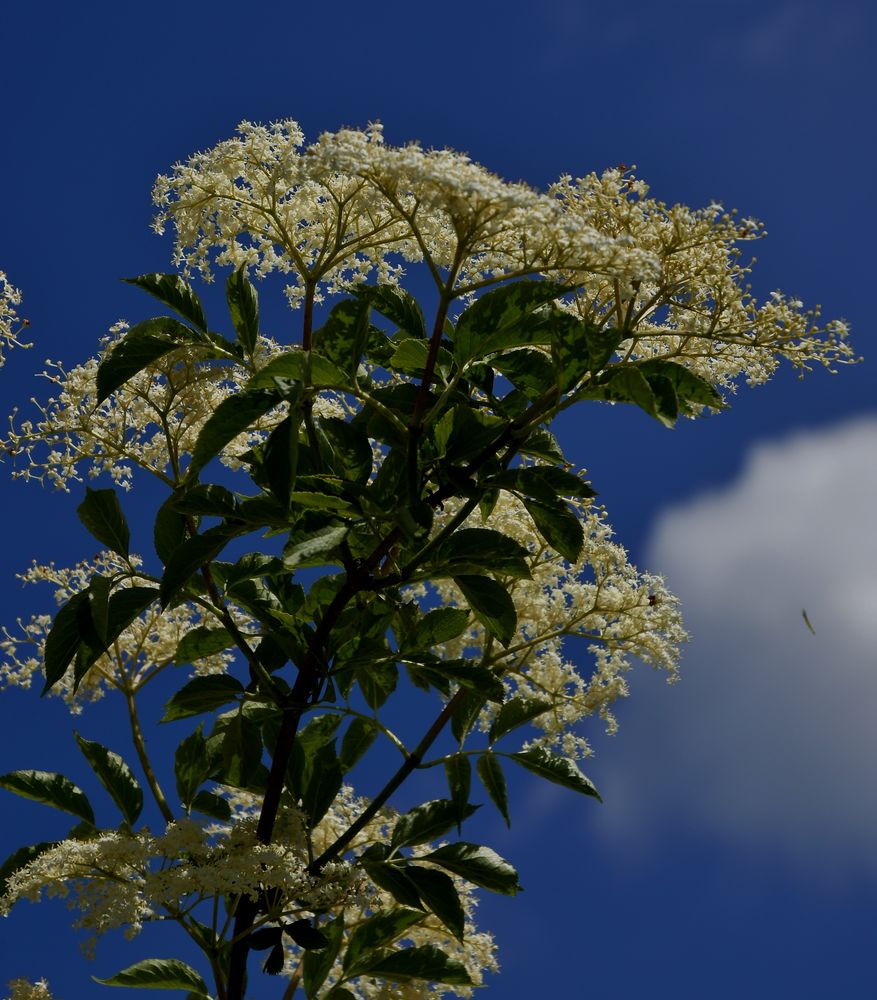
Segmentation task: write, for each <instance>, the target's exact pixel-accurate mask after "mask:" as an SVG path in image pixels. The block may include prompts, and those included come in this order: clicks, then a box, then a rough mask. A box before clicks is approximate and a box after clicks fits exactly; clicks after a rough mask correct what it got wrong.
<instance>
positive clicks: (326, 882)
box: [0, 817, 361, 948]
mask: <svg viewBox="0 0 877 1000" xmlns="http://www.w3.org/2000/svg"><path fill="white" fill-rule="evenodd" d="M296 830H300V822H296V819H295V817H293V820H292V822H287V821H284V819H283V818H282V819H281V823H280V826H279V829H278V838H277V840H276V841H275V842H274V843H272V844H270V845H266V844H262V843H261V842H260V841H259V840H258V838H257V837H256V820H255V818H254V817H248V818H246V819H244V820H241V821H240V822H237V823H234V824H232V825H228V824H214V825H213V826H211V827H210V828H205V827H203V826H202V825H200V824H198V823H196V822H195V821H193V820H180V821H178V822H176V823H171V824H169V825H168V827H167V829H166V831H165V832H164V833H163V834H161V835H153V834H150V833H149V831H148V830H141V831H140V832H138V833H116V832H113V831H101V832H99V833H97V835H96V836H93V837H90V838H88V839H80V840H64V841H62V842H61V843H59V844H57V845H55V846H54V847H50V848H49V849H48V850H46V851H44V852H43V853H42V854H40V855H38V856H37V857H36V858H34V859H33V860H31V861H30V862H28V864H26V865H25V866H24V867H23V868H21V869H19V870H18V871H17V872H15V873H14V874H13V875H12V876H11V877H10V878H9V880H8V883H7V889H6V894H5V895H4V896H2V897H0V913H3V914H6V913H8V912H9V910H10V908H11V907H12V906H13V905H14V904H15V903H16V902H18V901H19V900H22V899H29V900H31V901H37V900H39V899H40V898H41V897H42V896H47V897H61V898H65V899H69V900H70V902H71V906H72V907H73V908H75V909H77V910H78V912H79V917H78V920H77V923H76V926H77V927H80V928H83V929H86V930H88V931H90V932H91V935H92V937H91V938H90V940H89V945H88V947H89V948H92V947H93V944H94V941H95V939H96V938H98V937H100V936H101V935H103V934H105V933H106V932H107V931H109V930H112V929H115V928H124V930H125V933H126V936H128V937H134V936H136V935H137V934H138V933H139V932H140V931H141V930H142V928H143V925H144V924H145V923H147V922H149V921H152V920H157V919H165V918H166V917H168V916H171V917H178V916H180V915H181V914H184V913H187V912H189V911H190V910H191V909H192V908H193V907H195V906H197V905H198V904H199V903H200V902H201V901H203V900H209V899H214V898H221V897H222V896H223V895H226V894H231V895H235V896H238V895H244V896H249V897H251V898H256V897H257V896H259V894H260V893H261V892H262V891H263V890H264V889H266V888H274V889H278V890H280V892H281V893H282V896H283V898H284V899H285V900H288V901H289V906H288V907H285V908H283V909H282V912H278V913H277V914H274V918H275V919H280V918H281V917H288V916H298V915H299V914H301V913H302V912H312V911H314V910H322V909H324V908H326V907H332V906H337V905H339V904H340V903H342V902H343V901H344V900H345V899H347V898H348V897H349V896H351V895H352V894H354V893H355V892H357V891H358V886H359V883H360V881H361V875H360V873H359V872H358V871H357V870H356V869H355V868H354V867H353V866H351V865H349V864H347V863H346V862H343V861H338V862H332V863H330V864H328V865H326V866H325V868H324V869H323V871H322V872H321V873H320V875H319V876H313V875H310V874H308V872H307V870H306V869H307V865H308V857H307V854H306V852H305V850H304V848H303V844H302V838H301V836H300V835H299V836H295V834H296Z"/></svg>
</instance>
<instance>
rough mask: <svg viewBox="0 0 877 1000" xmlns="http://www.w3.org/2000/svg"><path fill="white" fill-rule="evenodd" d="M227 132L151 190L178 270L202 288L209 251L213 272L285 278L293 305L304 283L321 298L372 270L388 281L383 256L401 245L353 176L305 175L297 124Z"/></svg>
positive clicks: (393, 224)
mask: <svg viewBox="0 0 877 1000" xmlns="http://www.w3.org/2000/svg"><path fill="white" fill-rule="evenodd" d="M237 132H238V135H237V137H236V138H234V139H229V140H227V141H225V142H221V143H219V144H218V145H217V146H215V147H214V148H213V149H210V150H208V151H206V152H202V153H196V154H195V155H194V156H191V157H190V158H189V159H188V161H187V162H186V163H177V164H176V165H175V166H174V168H173V170H172V172H171V173H170V174H169V175H163V176H160V177H159V178H158V179H157V181H156V183H155V188H154V190H153V200H154V202H155V204H156V205H157V206H159V209H160V212H159V214H158V216H157V218H156V221H155V228H156V229H157V231H158V232H163V231H164V228H165V226H166V225H167V224H168V223H169V222H170V223H172V225H173V226H174V229H175V230H176V242H175V253H174V261H175V263H176V264H177V265H178V266H182V267H183V269H184V270H185V271H186V272H187V273H191V272H192V271H196V270H197V271H200V273H201V274H202V275H203V276H204V277H205V278H207V279H208V280H210V278H211V267H212V262H211V256H212V255H213V254H214V252H215V253H216V263H217V264H219V265H231V266H234V267H238V266H240V265H242V264H245V265H248V266H253V267H254V268H255V271H256V274H257V275H259V276H260V277H263V276H264V275H266V274H269V273H270V272H271V271H279V272H280V273H282V274H288V275H291V277H292V284H291V285H290V287H289V289H288V293H289V297H290V301H291V303H292V304H293V305H295V304H297V303H298V302H299V301H300V299H301V297H302V295H303V291H304V286H305V284H306V283H308V282H313V283H320V284H321V285H322V286H323V287H328V290H329V291H330V292H331V291H334V290H337V289H338V288H340V287H342V286H343V285H346V284H350V283H355V282H358V281H362V280H364V279H365V278H366V276H367V275H368V274H369V273H370V272H371V271H373V270H376V271H377V274H378V276H379V278H380V280H384V281H386V280H391V279H392V278H393V276H394V273H395V272H394V270H393V268H392V267H391V266H390V265H389V264H388V263H387V262H386V261H385V256H386V254H387V253H388V252H389V250H390V249H395V250H397V251H400V250H402V249H403V248H404V247H405V246H406V243H407V241H408V239H409V238H410V237H409V233H408V230H407V227H406V226H405V224H404V222H403V221H402V220H401V219H400V218H399V216H398V213H397V212H395V211H394V210H392V209H391V208H390V206H389V205H388V204H387V203H386V201H385V200H384V199H382V198H380V196H379V195H378V194H377V192H375V191H374V190H373V189H371V188H370V187H369V186H368V185H367V184H366V183H365V182H363V181H362V180H359V179H358V178H356V177H354V176H346V175H344V174H341V173H336V172H332V171H329V172H327V171H325V170H323V169H317V170H314V169H312V168H313V167H314V166H316V164H315V163H314V161H312V160H311V159H309V158H308V157H307V156H305V155H303V154H302V153H301V152H300V150H301V147H302V145H303V143H304V136H303V134H302V132H301V129H300V128H299V126H298V123H297V122H294V121H291V120H287V121H281V122H275V123H274V124H272V125H269V126H263V125H254V124H252V123H250V122H246V121H245V122H241V124H240V125H239V126H238V129H237Z"/></svg>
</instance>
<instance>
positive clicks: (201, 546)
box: [160, 525, 232, 608]
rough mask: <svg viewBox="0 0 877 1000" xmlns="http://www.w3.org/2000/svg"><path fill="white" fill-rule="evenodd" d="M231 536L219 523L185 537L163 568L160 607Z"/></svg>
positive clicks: (165, 604) (220, 550)
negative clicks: (200, 533) (199, 533)
mask: <svg viewBox="0 0 877 1000" xmlns="http://www.w3.org/2000/svg"><path fill="white" fill-rule="evenodd" d="M231 538H232V535H231V533H230V532H229V529H228V528H226V527H224V526H223V525H219V526H217V527H215V528H209V529H208V530H207V531H205V532H204V533H203V534H202V535H194V536H193V537H192V538H188V539H186V541H185V542H183V544H182V545H181V546H180V547H179V548H178V549H177V550H176V552H174V554H173V555H172V556H171V557H170V559H168V561H167V565H166V566H165V568H164V575H163V576H162V578H161V587H160V596H161V604H162V607H165V608H166V607H167V606H168V604H170V603H171V601H172V600H173V599H174V598H175V597H176V596H177V594H179V592H180V591H181V590H182V589H183V588H184V587H185V586H186V584H187V583H188V582H189V580H190V579H191V578H192V577H193V576H194V575H195V574H196V573H197V572H198V571H199V570H200V569H201V567H202V566H206V565H207V564H208V563H210V562H211V560H213V559H215V558H216V557H217V556H218V555H219V553H220V552H222V550H223V549H224V548H225V547H226V545H228V543H229V541H231Z"/></svg>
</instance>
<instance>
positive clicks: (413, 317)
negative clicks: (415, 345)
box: [352, 285, 426, 340]
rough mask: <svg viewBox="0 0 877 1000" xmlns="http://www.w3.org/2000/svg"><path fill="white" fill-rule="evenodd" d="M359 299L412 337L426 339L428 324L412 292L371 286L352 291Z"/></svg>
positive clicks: (395, 286) (392, 286)
mask: <svg viewBox="0 0 877 1000" xmlns="http://www.w3.org/2000/svg"><path fill="white" fill-rule="evenodd" d="M352 294H353V295H355V296H356V297H357V298H360V299H364V300H366V301H367V302H368V303H369V304H370V305H371V306H372V308H373V309H376V310H377V311H378V312H379V313H380V314H381V315H382V316H386V317H387V319H388V320H390V322H391V323H395V324H396V326H398V327H399V329H400V330H403V331H404V332H405V333H407V334H409V336H411V337H420V338H421V339H423V340H425V339H426V323H425V322H424V319H423V313H422V312H421V309H420V305H419V304H418V302H417V299H415V298H414V296H413V295H412V294H411V293H410V292H406V291H405V289H404V288H400V287H399V286H397V285H370V286H367V287H363V286H359V287H357V288H354V289H352Z"/></svg>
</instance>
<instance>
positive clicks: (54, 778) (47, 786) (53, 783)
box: [0, 771, 94, 826]
mask: <svg viewBox="0 0 877 1000" xmlns="http://www.w3.org/2000/svg"><path fill="white" fill-rule="evenodd" d="M0 788H5V789H6V790H7V791H8V792H14V793H15V794H16V795H21V796H22V797H23V798H25V799H33V800H34V801H35V802H42V803H43V805H47V806H52V807H53V808H54V809H60V810H61V811H62V812H67V813H70V814H71V815H73V816H76V817H78V818H79V819H81V820H84V821H85V822H86V823H91V825H92V826H94V810H93V809H92V808H91V803H90V802H89V801H88V798H87V796H86V794H85V792H83V791H82V789H81V788H78V787H77V786H76V785H74V784H73V782H72V781H71V780H70V779H69V778H65V777H64V775H63V774H56V773H55V772H53V771H10V772H9V773H8V774H4V775H0Z"/></svg>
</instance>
